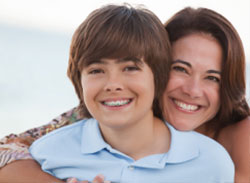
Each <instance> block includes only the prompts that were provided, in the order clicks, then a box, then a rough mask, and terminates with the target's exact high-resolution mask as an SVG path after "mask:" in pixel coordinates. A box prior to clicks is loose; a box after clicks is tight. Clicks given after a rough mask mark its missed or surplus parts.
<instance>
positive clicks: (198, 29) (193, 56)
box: [163, 8, 250, 182]
mask: <svg viewBox="0 0 250 183" xmlns="http://www.w3.org/2000/svg"><path fill="white" fill-rule="evenodd" d="M165 27H166V30H167V31H168V33H169V37H170V41H171V45H172V52H173V64H172V70H171V72H170V79H169V82H168V84H167V88H166V90H165V94H164V99H163V103H164V110H165V111H164V113H165V118H166V120H167V121H169V122H170V123H171V124H172V125H173V126H174V127H175V128H177V129H179V130H193V129H195V130H196V131H199V132H200V133H203V134H204V135H207V136H209V137H211V138H213V139H215V140H217V141H218V142H219V143H221V144H222V145H223V146H224V147H225V148H226V149H227V151H228V152H229V154H230V156H231V158H232V160H233V162H234V163H235V168H236V176H235V180H236V182H249V181H250V166H249V162H250V156H249V151H246V148H247V149H249V145H250V143H249V137H250V135H249V134H250V118H249V106H248V104H247V102H246V99H245V72H244V71H245V57H244V50H243V46H242V43H241V40H240V37H239V35H238V33H237V32H236V30H235V29H234V27H233V26H232V25H231V23H230V22H229V21H227V20H226V19H225V18H224V17H222V16H221V15H219V14H218V13H216V12H213V11H211V10H208V9H197V10H194V9H192V8H186V9H184V10H182V11H180V12H178V13H176V14H175V15H174V16H173V17H172V18H170V19H169V21H168V22H166V23H165ZM216 46H218V47H219V48H218V49H221V50H222V63H221V64H219V65H217V66H216V63H215V64H214V65H213V66H212V68H210V67H209V66H210V65H211V63H213V62H214V61H215V60H216V59H218V58H216V54H217V53H216V50H215V49H216ZM217 56H218V55H217ZM218 60H220V59H218ZM208 63H209V64H210V65H208ZM217 63H218V62H217ZM216 98H218V100H219V102H220V108H219V109H216V105H214V106H215V107H213V104H214V103H216V102H217V101H216ZM209 107H210V108H211V107H212V111H211V109H210V108H209ZM209 110H210V111H209ZM213 110H214V112H213ZM208 111H209V112H208ZM215 111H218V112H215ZM213 113H214V115H212V116H211V114H213ZM209 115H210V116H209Z"/></svg>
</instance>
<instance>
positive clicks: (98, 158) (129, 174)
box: [30, 119, 234, 183]
mask: <svg viewBox="0 0 250 183" xmlns="http://www.w3.org/2000/svg"><path fill="white" fill-rule="evenodd" d="M166 124H167V123H166ZM167 126H168V127H169V129H170V132H171V145H170V149H169V151H168V152H167V153H164V154H156V155H150V156H147V157H144V158H142V159H139V160H137V161H134V160H133V159H132V158H131V157H129V156H127V155H125V154H123V153H121V152H119V151H117V150H115V149H113V148H112V147H111V146H110V145H109V144H107V143H106V142H105V141H104V140H103V138H102V135H101V133H100V129H99V126H98V122H97V121H96V120H95V119H87V120H82V121H80V122H77V123H75V124H72V125H69V126H66V127H63V128H60V129H57V130H55V131H53V132H51V133H49V134H47V135H45V136H43V137H42V138H40V139H38V140H37V141H35V142H34V143H33V144H32V146H31V147H30V152H31V154H32V156H33V157H34V158H35V159H36V160H37V161H38V162H39V163H40V164H41V166H42V169H43V170H44V171H46V172H48V173H50V174H52V175H53V176H56V177H57V178H59V179H66V178H69V177H76V178H77V179H79V180H88V181H92V180H93V179H94V177H95V176H96V175H97V174H103V175H104V176H105V178H106V180H109V181H114V182H119V183H168V182H169V183H177V182H178V183H214V182H216V183H217V182H221V183H222V182H223V183H224V182H232V183H233V181H234V165H233V163H232V160H231V158H230V157H229V155H228V153H227V152H226V150H225V149H224V148H223V147H222V146H221V145H220V144H218V143H217V142H216V141H214V140H212V139H210V138H208V137H206V136H204V135H201V134H199V133H196V132H192V131H191V132H180V131H177V130H175V129H174V128H173V127H172V126H171V125H169V124H167ZM135 140H136V139H135Z"/></svg>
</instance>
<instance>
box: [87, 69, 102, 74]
mask: <svg viewBox="0 0 250 183" xmlns="http://www.w3.org/2000/svg"><path fill="white" fill-rule="evenodd" d="M100 73H104V71H103V70H102V69H93V70H90V71H89V72H88V74H100Z"/></svg>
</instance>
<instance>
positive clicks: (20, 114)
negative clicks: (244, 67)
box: [0, 0, 250, 138]
mask: <svg viewBox="0 0 250 183" xmlns="http://www.w3.org/2000/svg"><path fill="white" fill-rule="evenodd" d="M123 2H127V3H129V4H131V5H138V4H140V5H143V6H145V7H146V8H148V9H150V10H151V11H153V12H154V13H155V14H156V15H157V16H158V17H159V18H160V20H161V21H162V22H165V21H166V20H167V19H168V18H170V17H171V16H172V15H173V14H174V13H176V12H177V11H179V10H180V9H182V8H184V7H186V6H191V7H206V8H210V9H213V10H215V11H217V12H219V13H221V14H222V15H224V16H225V17H226V18H227V19H228V20H229V21H231V23H232V24H233V25H234V26H235V28H236V29H237V31H238V33H239V35H240V37H241V38H242V41H243V45H244V48H245V52H246V60H247V62H248V65H250V1H249V0H237V1H235V0H171V1H170V0H165V1H163V0H133V1H118V0H103V1H97V0H90V1H88V2H87V1H84V0H0V116H1V117H0V124H1V128H0V138H1V137H2V136H4V135H7V134H9V133H20V132H22V131H24V130H27V129H29V128H32V127H36V126H40V125H43V124H46V123H48V122H49V121H50V120H51V119H52V118H54V117H56V116H58V115H59V114H61V113H63V112H65V111H67V110H68V109H70V108H72V107H74V106H76V105H77V102H78V100H77V98H76V95H75V93H74V89H73V87H72V85H71V83H70V82H69V80H68V78H67V77H66V74H65V73H66V69H67V59H68V50H69V44H70V40H71V36H72V34H73V32H74V30H75V29H76V28H77V27H78V25H79V24H80V23H81V22H82V21H83V20H84V19H85V18H86V16H87V15H88V14H89V13H90V12H91V11H93V10H94V9H96V8H99V7H100V6H101V5H105V4H108V3H115V4H121V3H123ZM13 65H14V66H15V67H13ZM248 68H250V67H248ZM247 72H248V78H249V77H250V75H249V72H250V71H247ZM249 81H250V80H249V79H248V82H249ZM248 92H249V91H248Z"/></svg>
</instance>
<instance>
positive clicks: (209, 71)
mask: <svg viewBox="0 0 250 183" xmlns="http://www.w3.org/2000/svg"><path fill="white" fill-rule="evenodd" d="M207 73H209V74H219V75H221V71H217V70H208V71H207Z"/></svg>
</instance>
